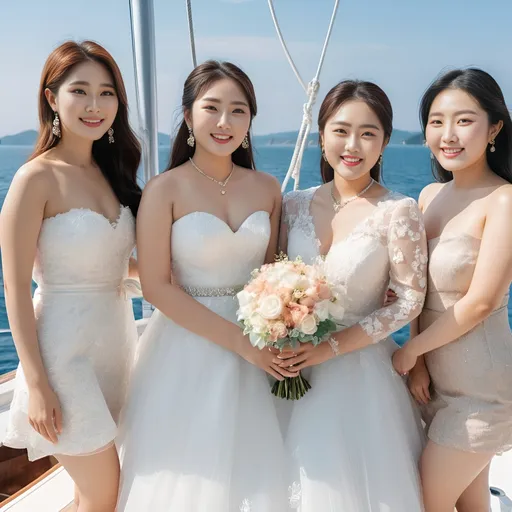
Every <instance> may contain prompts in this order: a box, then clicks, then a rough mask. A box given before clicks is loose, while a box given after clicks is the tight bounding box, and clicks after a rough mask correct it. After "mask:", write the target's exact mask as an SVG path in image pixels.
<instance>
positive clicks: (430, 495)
mask: <svg viewBox="0 0 512 512" xmlns="http://www.w3.org/2000/svg"><path fill="white" fill-rule="evenodd" d="M493 456H494V454H493V453H471V452H463V451H461V450H455V449H453V448H448V447H445V446H440V445H438V444H436V443H434V442H432V441H429V442H428V444H427V447H426V448H425V450H424V452H423V455H422V456H421V463H420V472H421V481H422V485H423V499H424V501H425V512H453V510H454V508H455V504H456V503H457V501H458V500H459V498H460V497H461V495H462V493H463V492H464V491H465V490H466V489H467V488H468V487H469V485H470V484H471V482H473V480H475V478H477V477H478V476H479V475H480V473H481V472H482V471H483V470H484V469H485V468H486V466H488V465H489V463H490V461H491V459H492V457H493ZM467 510H469V509H467ZM471 510H472V511H475V512H476V511H477V510H478V512H484V511H485V512H487V511H488V510H489V507H488V508H487V509H484V510H482V509H476V508H472V509H471ZM459 512H460V511H459Z"/></svg>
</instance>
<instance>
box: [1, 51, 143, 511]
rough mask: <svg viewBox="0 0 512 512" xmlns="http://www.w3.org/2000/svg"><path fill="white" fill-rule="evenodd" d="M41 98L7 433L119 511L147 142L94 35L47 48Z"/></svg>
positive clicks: (23, 228)
mask: <svg viewBox="0 0 512 512" xmlns="http://www.w3.org/2000/svg"><path fill="white" fill-rule="evenodd" d="M39 101H40V105H39V112H40V131H39V137H38V140H37V143H36V149H35V151H34V153H33V154H32V156H31V157H30V159H29V161H28V163H26V164H25V165H24V166H23V167H22V168H21V169H20V170H19V171H18V172H17V173H16V175H15V177H14V180H13V182H12V184H11V187H10V189H9V192H8V194H7V197H6V199H5V203H4V206H3V209H2V215H1V238H0V242H1V246H2V264H3V274H4V283H5V289H6V303H7V310H8V317H9V323H10V326H11V329H12V333H13V338H14V343H15V345H16V350H17V352H18V355H19V359H20V365H19V367H18V371H17V374H16V387H15V391H14V398H13V401H12V404H11V408H10V419H9V425H8V428H7V434H6V437H5V439H4V440H3V443H4V444H5V445H7V446H11V447H13V448H26V449H27V451H28V456H29V458H30V459H31V460H35V459H38V458H41V457H44V456H47V455H54V456H55V457H56V458H57V459H58V460H59V461H60V462H61V463H62V464H63V466H64V467H65V468H66V470H67V471H68V473H69V474H70V475H71V477H72V478H73V480H74V481H75V484H76V500H77V501H79V504H78V510H79V511H80V512H88V511H93V510H94V511H97V510H102V511H113V510H114V507H115V503H116V497H117V491H118V481H119V461H118V456H117V452H116V449H115V447H114V446H113V441H114V438H115V437H116V433H117V426H116V422H117V419H118V415H119V412H120V409H121V407H122V405H123V401H124V397H125V389H126V385H127V380H128V379H127V377H128V370H129V367H130V363H131V359H132V353H133V351H132V346H134V343H135V340H136V336H137V333H136V328H135V321H134V318H133V311H132V308H131V303H130V301H128V300H126V294H125V293H124V286H123V280H124V279H125V277H127V276H128V272H129V260H130V254H131V253H132V251H133V248H134V245H135V221H134V217H135V215H136V212H137V208H138V203H139V201H140V189H139V187H138V186H137V184H136V173H137V167H138V165H139V160H140V147H139V144H138V142H137V140H136V138H135V136H134V134H133V132H132V131H131V129H130V126H129V124H128V109H127V100H126V92H125V88H124V84H123V81H122V77H121V74H120V71H119V68H118V67H117V65H116V63H115V62H114V60H113V59H112V57H111V56H110V55H109V54H108V53H107V51H106V50H105V49H104V48H102V47H101V46H99V45H98V44H96V43H92V42H88V41H86V42H83V43H81V44H77V43H75V42H72V41H69V42H66V43H64V44H63V45H61V46H60V47H58V48H57V49H56V50H55V51H54V52H53V53H52V54H51V55H50V56H49V57H48V60H47V62H46V65H45V67H44V69H43V75H42V80H41V88H40V91H39ZM32 276H33V279H34V281H35V282H36V283H37V286H38V288H37V290H36V294H35V297H34V301H33V302H32V297H31V282H32Z"/></svg>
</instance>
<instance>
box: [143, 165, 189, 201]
mask: <svg viewBox="0 0 512 512" xmlns="http://www.w3.org/2000/svg"><path fill="white" fill-rule="evenodd" d="M182 174H183V166H179V167H176V168H175V169H171V170H169V171H165V172H163V173H161V174H157V175H156V176H154V177H153V178H151V179H150V180H149V181H148V182H147V183H146V185H145V187H144V190H143V192H142V197H143V198H144V199H146V201H147V199H148V198H150V199H151V201H158V202H172V200H173V198H174V197H176V196H177V195H178V194H179V187H180V181H181V180H180V178H182V176H181V175H182Z"/></svg>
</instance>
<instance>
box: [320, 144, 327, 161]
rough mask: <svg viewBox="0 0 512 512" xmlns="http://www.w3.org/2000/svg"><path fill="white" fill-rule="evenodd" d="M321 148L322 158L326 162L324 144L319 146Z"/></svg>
mask: <svg viewBox="0 0 512 512" xmlns="http://www.w3.org/2000/svg"><path fill="white" fill-rule="evenodd" d="M320 147H321V148H322V158H323V159H324V160H325V161H326V162H327V157H326V156H325V151H324V146H323V145H322V146H320Z"/></svg>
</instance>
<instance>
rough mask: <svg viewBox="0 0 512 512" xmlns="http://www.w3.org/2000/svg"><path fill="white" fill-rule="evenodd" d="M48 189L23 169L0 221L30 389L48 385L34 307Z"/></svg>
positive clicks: (12, 319) (10, 308)
mask: <svg viewBox="0 0 512 512" xmlns="http://www.w3.org/2000/svg"><path fill="white" fill-rule="evenodd" d="M47 190H48V186H47V180H46V179H45V176H44V174H43V173H37V172H31V171H29V170H25V169H22V170H20V171H18V172H17V173H16V175H15V177H14V179H13V181H12V184H11V187H10V188H9V192H8V193H7V197H6V198H5V203H4V206H3V208H2V214H1V218H0V244H1V247H2V267H3V273H4V287H5V302H6V306H7V314H8V317H9V324H10V327H11V330H12V335H13V338H14V343H15V345H16V350H17V352H18V356H19V358H20V362H21V365H22V366H23V371H24V373H25V376H26V380H27V383H28V385H29V386H38V385H39V384H41V383H42V384H47V383H48V379H47V375H46V370H45V368H44V365H43V361H42V359H41V353H40V351H39V343H38V340H37V334H36V322H35V316H34V307H33V304H32V288H31V285H32V268H33V266H34V259H35V254H36V246H37V239H38V236H39V231H40V229H41V224H42V221H43V217H44V208H45V204H46V197H47V196H46V194H47Z"/></svg>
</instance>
